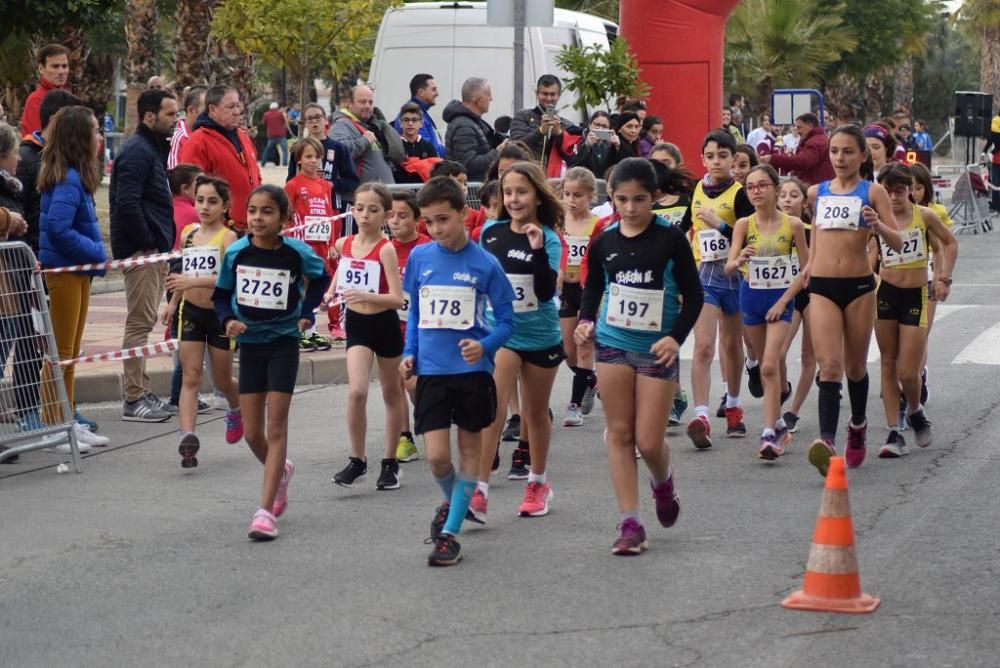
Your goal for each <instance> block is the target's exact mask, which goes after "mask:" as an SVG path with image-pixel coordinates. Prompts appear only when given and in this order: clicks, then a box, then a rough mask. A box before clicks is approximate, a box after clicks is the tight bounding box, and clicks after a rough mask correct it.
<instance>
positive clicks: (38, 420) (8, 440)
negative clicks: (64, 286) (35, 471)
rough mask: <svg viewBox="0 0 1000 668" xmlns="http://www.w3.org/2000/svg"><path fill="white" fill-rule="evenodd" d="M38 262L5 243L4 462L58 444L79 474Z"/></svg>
mask: <svg viewBox="0 0 1000 668" xmlns="http://www.w3.org/2000/svg"><path fill="white" fill-rule="evenodd" d="M37 264H38V263H37V261H36V259H35V254H34V253H32V252H31V248H29V247H28V246H27V244H24V243H21V242H3V243H0V375H2V376H3V381H2V382H0V416H2V419H0V445H2V446H4V448H5V449H4V451H3V452H0V461H3V460H4V459H7V458H9V457H13V456H15V455H18V454H21V453H24V452H29V451H32V450H41V449H44V448H53V447H55V448H58V449H59V451H60V452H64V453H66V454H70V455H72V461H73V468H74V470H76V472H77V473H79V472H80V450H79V447H78V446H77V443H76V434H75V432H74V429H73V410H72V408H71V407H70V405H69V401H68V399H67V396H66V386H65V385H64V384H63V372H62V368H61V367H60V366H59V354H58V348H57V347H56V340H55V336H54V335H53V332H52V320H51V318H50V317H49V305H48V300H47V299H46V296H45V289H44V286H43V284H42V275H41V274H40V273H39V272H38V270H37V268H36V267H37Z"/></svg>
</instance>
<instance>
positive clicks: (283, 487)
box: [271, 459, 295, 517]
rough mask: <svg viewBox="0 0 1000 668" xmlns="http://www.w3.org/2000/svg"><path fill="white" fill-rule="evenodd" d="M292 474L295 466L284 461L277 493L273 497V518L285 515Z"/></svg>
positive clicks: (289, 461) (288, 461)
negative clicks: (283, 470) (283, 469)
mask: <svg viewBox="0 0 1000 668" xmlns="http://www.w3.org/2000/svg"><path fill="white" fill-rule="evenodd" d="M294 474H295V464H293V463H292V462H291V460H289V459H286V460H285V472H284V474H282V476H281V482H279V483H278V493H277V494H276V495H275V497H274V506H273V508H272V510H271V512H273V513H274V516H275V517H281V516H282V515H284V514H285V508H287V507H288V483H289V482H291V480H292V475H294Z"/></svg>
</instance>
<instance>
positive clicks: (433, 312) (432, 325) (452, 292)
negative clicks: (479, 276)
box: [420, 285, 476, 330]
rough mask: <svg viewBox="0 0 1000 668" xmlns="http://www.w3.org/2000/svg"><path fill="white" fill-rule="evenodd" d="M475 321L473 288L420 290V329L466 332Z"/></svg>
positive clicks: (456, 287)
mask: <svg viewBox="0 0 1000 668" xmlns="http://www.w3.org/2000/svg"><path fill="white" fill-rule="evenodd" d="M475 319H476V290H475V288H472V287H469V286H465V285H457V286H444V285H425V286H424V287H422V288H420V328H421V329H457V330H466V329H469V328H470V327H472V323H473V322H475Z"/></svg>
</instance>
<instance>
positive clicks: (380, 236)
mask: <svg viewBox="0 0 1000 668" xmlns="http://www.w3.org/2000/svg"><path fill="white" fill-rule="evenodd" d="M391 210H392V195H391V194H390V193H389V189H388V188H386V187H385V186H384V185H382V184H381V183H363V184H361V185H360V186H358V189H357V190H355V191H354V221H355V222H356V223H357V225H358V233H357V234H355V235H352V236H349V237H347V238H345V239H338V240H337V243H336V251H337V254H338V255H340V256H341V257H340V262H339V264H338V267H337V276H336V279H335V280H334V282H333V284H332V285H331V286H330V290H329V291H328V292H327V294H326V301H327V302H330V301H332V300H333V299H334V298H339V299H342V300H343V302H344V304H345V305H346V307H347V314H346V318H345V327H344V329H345V330H346V332H347V382H348V384H349V385H350V389H349V390H348V395H347V430H348V432H349V435H350V439H351V453H352V454H351V456H350V457H349V459H348V462H347V466H345V467H344V468H343V469H341V470H340V471H339V472H337V474H336V475H334V476H333V482H334V483H336V484H338V485H340V486H342V487H350V486H351V485H353V484H354V483H355V481H357V480H358V479H359V478H361V477H363V476H364V475H365V474H366V473H368V461H367V458H366V457H365V434H366V432H367V431H368V416H367V409H366V406H367V404H368V386H369V377H370V375H371V368H372V361H373V360H377V361H378V373H379V382H380V384H381V386H382V400H383V401H384V402H385V456H384V458H383V459H382V467H381V472H380V473H379V476H378V481H377V482H376V483H375V489H377V490H390V489H399V461H398V460H397V459H396V448H397V446H398V445H399V440H398V439H399V436H398V435H397V434H399V433H401V432H402V429H403V411H404V410H405V406H404V404H403V389H402V388H401V387H400V384H399V360H400V357H401V356H402V354H403V335H402V333H401V332H400V326H399V315H398V313H397V312H396V309H398V308H402V306H403V288H402V286H401V285H400V282H399V265H398V264H397V262H396V251H395V250H394V249H393V247H392V244H391V243H389V239H388V238H387V237H386V236H385V233H383V232H382V229H383V227H384V226H385V219H386V215H387V213H388V212H389V211H391Z"/></svg>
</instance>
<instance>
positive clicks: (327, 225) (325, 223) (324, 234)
mask: <svg viewBox="0 0 1000 668" xmlns="http://www.w3.org/2000/svg"><path fill="white" fill-rule="evenodd" d="M304 222H305V224H306V234H305V240H306V241H311V242H313V243H329V241H330V235H331V234H332V233H333V224H332V223H331V222H330V219H329V218H327V217H326V216H306V217H305V221H304Z"/></svg>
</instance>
